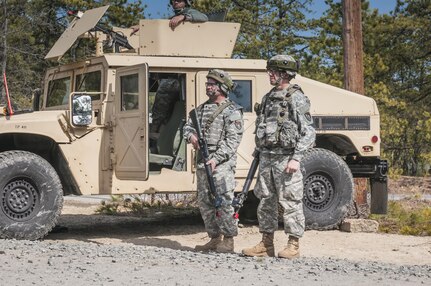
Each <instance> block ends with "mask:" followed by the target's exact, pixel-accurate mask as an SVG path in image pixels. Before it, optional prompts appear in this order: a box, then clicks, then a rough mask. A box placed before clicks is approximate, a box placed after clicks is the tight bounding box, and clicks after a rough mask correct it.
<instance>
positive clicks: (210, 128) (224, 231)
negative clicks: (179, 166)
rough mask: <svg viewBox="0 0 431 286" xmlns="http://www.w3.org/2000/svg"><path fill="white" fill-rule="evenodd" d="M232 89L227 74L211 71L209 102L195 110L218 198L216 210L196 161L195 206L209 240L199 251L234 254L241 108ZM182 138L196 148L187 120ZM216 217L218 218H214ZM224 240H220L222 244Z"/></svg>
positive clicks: (209, 75) (241, 123)
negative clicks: (236, 170) (234, 202)
mask: <svg viewBox="0 0 431 286" xmlns="http://www.w3.org/2000/svg"><path fill="white" fill-rule="evenodd" d="M234 87H235V84H234V82H233V81H232V78H231V77H230V75H229V74H228V73H227V72H224V71H222V70H219V69H212V70H210V71H209V73H208V75H207V82H206V94H207V95H208V97H209V100H207V101H206V102H204V103H203V104H201V105H199V106H198V107H197V115H198V118H197V119H198V121H199V122H200V125H201V126H202V131H203V136H204V139H205V141H206V142H207V145H208V150H209V161H208V162H207V164H208V165H210V166H211V169H212V175H213V178H214V183H215V187H216V193H217V196H218V197H219V198H221V206H220V207H219V208H218V209H217V208H216V204H215V200H216V198H214V196H213V195H212V194H211V191H210V189H209V185H208V181H207V176H206V172H205V166H204V164H203V162H202V158H199V157H198V167H197V172H196V174H197V185H198V186H197V188H198V203H199V209H200V212H201V215H202V218H203V220H204V223H205V229H206V231H207V233H208V236H209V237H210V238H211V240H210V241H209V242H208V243H206V244H204V245H197V246H196V247H195V249H196V250H198V251H217V252H229V253H232V252H234V239H233V238H234V236H237V235H238V226H237V222H236V220H235V219H234V217H233V213H234V209H233V207H232V200H233V196H234V189H235V179H234V177H235V166H236V159H237V157H236V151H237V149H238V146H239V144H240V142H241V138H242V134H243V132H244V130H243V125H244V124H243V119H242V107H241V106H239V105H237V104H236V103H234V102H233V101H231V100H230V99H229V98H228V94H229V92H230V91H232V90H233V89H234ZM184 138H185V139H186V140H187V142H188V143H191V144H192V145H193V147H194V148H195V149H198V148H199V145H198V137H197V134H196V129H195V127H194V126H193V123H192V121H191V120H190V119H189V120H188V122H187V124H186V125H185V126H184ZM217 213H218V215H217ZM222 238H223V240H222Z"/></svg>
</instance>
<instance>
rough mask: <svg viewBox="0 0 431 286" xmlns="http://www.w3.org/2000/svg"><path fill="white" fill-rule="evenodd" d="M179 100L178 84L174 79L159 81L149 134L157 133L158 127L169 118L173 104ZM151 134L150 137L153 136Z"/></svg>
mask: <svg viewBox="0 0 431 286" xmlns="http://www.w3.org/2000/svg"><path fill="white" fill-rule="evenodd" d="M179 99H180V82H179V80H178V79H176V78H166V79H161V80H160V81H159V88H158V89H157V93H156V96H155V99H154V104H153V108H152V111H151V112H152V121H151V124H150V134H151V133H153V134H154V133H158V132H159V130H160V127H161V126H162V125H163V124H166V122H167V121H168V120H169V118H170V117H171V114H172V111H173V109H174V106H175V102H177V101H178V100H179ZM153 134H152V136H154V135H153Z"/></svg>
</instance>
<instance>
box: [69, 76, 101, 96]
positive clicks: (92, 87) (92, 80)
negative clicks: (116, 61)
mask: <svg viewBox="0 0 431 286" xmlns="http://www.w3.org/2000/svg"><path fill="white" fill-rule="evenodd" d="M101 87H102V72H101V71H94V72H88V73H84V74H78V75H77V76H76V81H75V91H88V92H99V91H101ZM91 99H92V100H99V99H100V94H96V95H91Z"/></svg>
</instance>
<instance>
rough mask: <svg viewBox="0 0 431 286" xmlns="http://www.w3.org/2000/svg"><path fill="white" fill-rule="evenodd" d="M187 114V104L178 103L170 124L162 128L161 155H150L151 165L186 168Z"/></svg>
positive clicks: (158, 141)
mask: <svg viewBox="0 0 431 286" xmlns="http://www.w3.org/2000/svg"><path fill="white" fill-rule="evenodd" d="M185 114H186V106H185V102H184V101H182V100H179V101H177V102H176V103H175V106H174V109H173V111H172V115H171V117H170V118H169V120H168V122H167V123H166V124H165V125H163V126H162V127H161V128H160V134H159V139H158V140H157V148H158V151H159V153H158V154H151V153H150V155H149V161H150V163H154V164H159V165H162V166H166V167H172V169H175V170H183V168H184V166H182V165H184V162H185V142H184V139H183V127H184V124H185Z"/></svg>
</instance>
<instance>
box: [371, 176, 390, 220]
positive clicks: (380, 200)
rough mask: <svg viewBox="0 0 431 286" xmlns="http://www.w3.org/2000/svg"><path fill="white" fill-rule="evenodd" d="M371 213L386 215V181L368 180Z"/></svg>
mask: <svg viewBox="0 0 431 286" xmlns="http://www.w3.org/2000/svg"><path fill="white" fill-rule="evenodd" d="M370 186H371V210H370V211H371V213H372V214H386V213H387V212H388V181H387V180H385V181H383V180H380V179H373V178H370Z"/></svg>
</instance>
